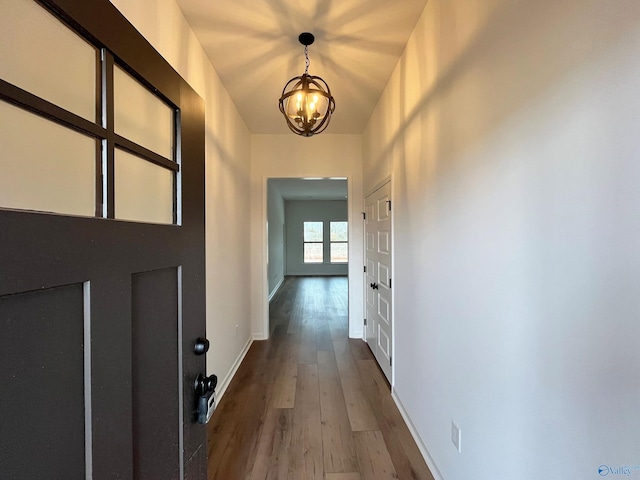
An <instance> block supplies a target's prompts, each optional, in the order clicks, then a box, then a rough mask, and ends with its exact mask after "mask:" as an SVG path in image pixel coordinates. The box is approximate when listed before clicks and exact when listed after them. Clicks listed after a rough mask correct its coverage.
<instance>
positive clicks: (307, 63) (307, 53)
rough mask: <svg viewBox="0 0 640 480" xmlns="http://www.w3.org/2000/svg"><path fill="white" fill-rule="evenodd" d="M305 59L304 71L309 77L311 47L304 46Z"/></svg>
mask: <svg viewBox="0 0 640 480" xmlns="http://www.w3.org/2000/svg"><path fill="white" fill-rule="evenodd" d="M304 58H305V65H306V67H305V69H304V74H305V75H307V74H308V73H309V64H310V62H309V46H308V45H305V46H304Z"/></svg>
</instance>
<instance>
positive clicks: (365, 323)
mask: <svg viewBox="0 0 640 480" xmlns="http://www.w3.org/2000/svg"><path fill="white" fill-rule="evenodd" d="M364 326H365V327H366V326H367V319H366V318H365V319H364Z"/></svg>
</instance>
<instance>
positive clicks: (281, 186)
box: [268, 178, 347, 200]
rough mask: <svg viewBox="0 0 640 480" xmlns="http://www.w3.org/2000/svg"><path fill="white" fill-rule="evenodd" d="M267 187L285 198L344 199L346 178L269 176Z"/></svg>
mask: <svg viewBox="0 0 640 480" xmlns="http://www.w3.org/2000/svg"><path fill="white" fill-rule="evenodd" d="M268 188H269V189H271V188H274V189H275V190H276V191H277V192H278V193H279V194H280V196H282V198H284V199H285V200H346V199H347V180H346V179H328V178H324V179H308V180H305V179H302V178H270V179H269V180H268Z"/></svg>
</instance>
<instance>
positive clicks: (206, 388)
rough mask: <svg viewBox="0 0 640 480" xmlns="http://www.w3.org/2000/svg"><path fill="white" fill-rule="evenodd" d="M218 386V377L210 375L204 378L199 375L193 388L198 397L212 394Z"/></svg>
mask: <svg viewBox="0 0 640 480" xmlns="http://www.w3.org/2000/svg"><path fill="white" fill-rule="evenodd" d="M217 385H218V377H217V376H216V375H211V376H210V377H206V376H204V375H203V374H201V373H199V374H198V377H197V378H196V382H195V385H194V388H195V390H196V393H197V394H198V395H201V396H202V395H206V394H207V393H211V392H214V391H215V389H216V386H217Z"/></svg>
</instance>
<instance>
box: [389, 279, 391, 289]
mask: <svg viewBox="0 0 640 480" xmlns="http://www.w3.org/2000/svg"><path fill="white" fill-rule="evenodd" d="M389 288H391V279H389Z"/></svg>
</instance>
